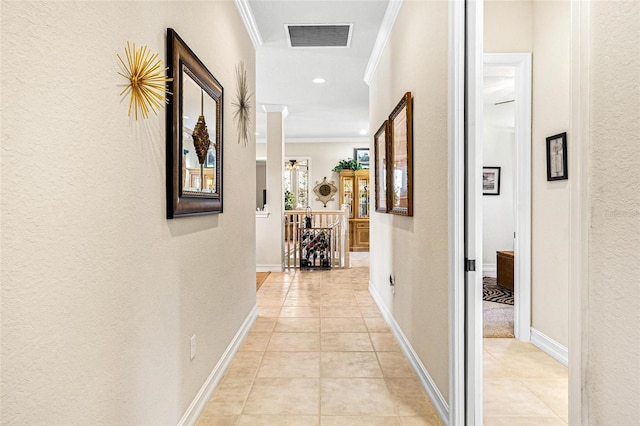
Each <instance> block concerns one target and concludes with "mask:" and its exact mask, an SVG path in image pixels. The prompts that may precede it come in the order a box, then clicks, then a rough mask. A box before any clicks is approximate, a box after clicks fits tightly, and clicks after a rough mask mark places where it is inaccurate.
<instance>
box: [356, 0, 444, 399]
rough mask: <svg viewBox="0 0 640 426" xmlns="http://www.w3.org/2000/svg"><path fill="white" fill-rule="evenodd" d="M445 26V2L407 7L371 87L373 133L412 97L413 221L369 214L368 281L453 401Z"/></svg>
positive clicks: (408, 4) (395, 26)
mask: <svg viewBox="0 0 640 426" xmlns="http://www.w3.org/2000/svg"><path fill="white" fill-rule="evenodd" d="M416 16H420V19H415V17H416ZM447 23H448V4H447V2H446V1H430V2H413V1H409V2H404V3H403V5H402V9H401V10H400V13H399V15H398V18H397V20H396V23H395V25H394V29H393V32H392V35H391V38H390V39H389V41H388V43H387V46H386V48H385V51H384V54H383V57H382V59H381V61H380V64H379V65H378V68H377V71H376V74H375V76H374V78H373V80H372V82H371V85H370V90H369V99H370V129H369V130H370V134H374V133H375V131H376V130H377V129H378V128H379V127H380V125H381V124H382V123H383V122H384V120H385V119H386V118H387V117H388V116H389V114H390V113H391V111H392V110H393V108H394V107H395V106H396V104H397V103H398V101H400V99H401V98H402V96H403V95H404V93H405V92H407V91H411V92H412V94H413V99H414V100H413V113H414V116H413V117H414V118H413V170H414V176H413V183H414V186H413V195H414V198H413V200H414V201H413V211H414V216H413V217H401V216H393V215H388V214H381V213H373V214H372V218H371V277H370V279H371V284H372V285H373V286H374V287H375V289H376V291H377V293H379V294H380V296H381V298H382V299H383V302H384V303H385V305H386V306H387V307H388V309H389V310H390V311H391V312H392V314H393V315H394V317H395V320H396V321H397V323H398V324H399V325H400V327H401V328H402V332H403V333H404V334H405V335H406V336H407V338H408V340H409V341H410V343H411V345H412V347H413V349H414V350H415V352H416V353H417V355H418V357H419V358H420V360H421V361H422V363H423V364H424V366H425V368H426V369H427V371H428V373H429V374H430V375H431V377H432V378H433V380H434V382H435V384H436V385H437V387H438V389H439V391H440V392H441V393H442V395H443V396H444V398H445V399H447V400H448V395H449V350H448V347H449V337H448V331H449V322H448V315H449V313H448V270H447V268H448V233H447V229H448V185H447V180H448V173H449V171H448V167H447V164H448V157H447V156H448V152H447V150H448V134H447V108H448V100H447V99H448V97H447V96H448V94H447V84H448V79H447V73H448V42H447V37H448V26H447ZM371 149H373V147H371ZM390 273H392V274H393V275H394V276H395V280H396V292H395V295H393V294H392V292H391V290H390V287H389V274H390Z"/></svg>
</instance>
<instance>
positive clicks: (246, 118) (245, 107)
mask: <svg viewBox="0 0 640 426" xmlns="http://www.w3.org/2000/svg"><path fill="white" fill-rule="evenodd" d="M236 78H237V80H238V91H237V92H236V101H235V102H232V103H231V104H232V105H233V106H234V107H235V111H234V112H233V119H234V121H235V122H236V128H237V130H238V143H240V142H242V145H244V146H247V143H248V142H249V133H250V124H251V96H253V95H252V94H251V93H249V86H248V84H247V68H246V66H245V65H244V62H240V64H238V65H237V66H236Z"/></svg>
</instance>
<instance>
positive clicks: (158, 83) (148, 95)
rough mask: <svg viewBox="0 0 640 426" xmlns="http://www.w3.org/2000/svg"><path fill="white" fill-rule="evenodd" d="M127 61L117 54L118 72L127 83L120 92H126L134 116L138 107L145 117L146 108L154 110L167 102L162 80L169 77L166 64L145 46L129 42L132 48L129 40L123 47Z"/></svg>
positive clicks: (164, 81)
mask: <svg viewBox="0 0 640 426" xmlns="http://www.w3.org/2000/svg"><path fill="white" fill-rule="evenodd" d="M124 52H125V55H126V58H127V62H126V63H125V61H124V60H123V59H122V57H120V55H119V54H116V56H118V59H119V60H120V66H121V68H122V71H123V72H118V74H120V75H121V76H123V77H124V78H126V79H127V80H128V81H129V84H128V85H127V87H125V88H124V90H123V91H122V92H120V96H122V95H124V96H127V94H128V95H129V112H128V113H127V115H128V116H131V109H133V111H134V114H135V118H136V120H137V119H138V111H140V113H141V114H142V116H143V117H144V118H148V117H149V110H152V111H153V112H154V113H156V114H157V113H158V111H159V110H160V108H162V106H163V105H164V104H166V103H167V97H166V94H167V93H170V92H169V91H168V90H167V86H166V83H167V82H168V81H172V80H173V79H171V78H167V76H166V74H165V73H166V71H167V68H166V67H164V68H163V66H162V61H161V60H160V59H158V54H157V53H155V54H152V53H151V51H150V50H149V49H148V48H147V46H142V47H141V48H139V49H136V44H135V43H133V49H132V48H131V45H130V44H129V42H127V47H126V48H125V49H124Z"/></svg>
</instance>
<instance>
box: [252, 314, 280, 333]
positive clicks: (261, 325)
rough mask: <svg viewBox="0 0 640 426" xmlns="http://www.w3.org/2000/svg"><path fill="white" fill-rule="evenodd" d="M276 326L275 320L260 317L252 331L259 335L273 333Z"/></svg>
mask: <svg viewBox="0 0 640 426" xmlns="http://www.w3.org/2000/svg"><path fill="white" fill-rule="evenodd" d="M275 326H276V319H275V318H268V317H258V318H256V321H255V322H254V323H253V326H252V327H251V331H254V332H258V333H271V332H272V331H273V328H274V327H275Z"/></svg>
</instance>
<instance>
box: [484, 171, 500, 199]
mask: <svg viewBox="0 0 640 426" xmlns="http://www.w3.org/2000/svg"><path fill="white" fill-rule="evenodd" d="M500 172H501V168H500V167H498V166H487V167H483V168H482V195H500Z"/></svg>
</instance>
